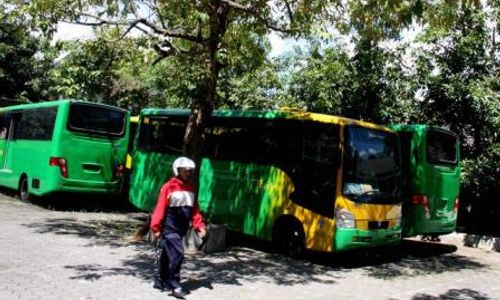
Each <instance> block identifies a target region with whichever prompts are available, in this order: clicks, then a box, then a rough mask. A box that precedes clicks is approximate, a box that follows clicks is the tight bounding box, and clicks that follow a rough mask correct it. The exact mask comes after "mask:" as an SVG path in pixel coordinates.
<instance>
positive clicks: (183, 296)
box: [171, 288, 186, 299]
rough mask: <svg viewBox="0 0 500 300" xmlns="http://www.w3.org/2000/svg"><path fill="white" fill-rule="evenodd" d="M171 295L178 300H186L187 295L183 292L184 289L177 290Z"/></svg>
mask: <svg viewBox="0 0 500 300" xmlns="http://www.w3.org/2000/svg"><path fill="white" fill-rule="evenodd" d="M171 295H172V296H174V297H175V298H177V299H186V293H185V292H184V291H183V290H182V288H176V289H175V290H173V291H172V294H171Z"/></svg>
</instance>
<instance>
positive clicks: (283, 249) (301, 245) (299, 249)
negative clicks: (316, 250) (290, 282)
mask: <svg viewBox="0 0 500 300" xmlns="http://www.w3.org/2000/svg"><path fill="white" fill-rule="evenodd" d="M277 225H278V226H276V227H275V230H274V232H273V242H274V244H275V247H276V248H277V250H278V251H279V252H280V253H282V254H284V255H286V256H290V257H294V258H298V257H300V256H301V255H302V254H304V251H305V237H304V230H303V229H302V226H300V223H299V224H296V222H293V223H290V222H286V223H285V222H281V224H277Z"/></svg>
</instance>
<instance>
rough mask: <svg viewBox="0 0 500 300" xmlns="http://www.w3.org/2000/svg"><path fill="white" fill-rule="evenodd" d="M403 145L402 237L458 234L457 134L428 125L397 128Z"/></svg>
mask: <svg viewBox="0 0 500 300" xmlns="http://www.w3.org/2000/svg"><path fill="white" fill-rule="evenodd" d="M392 128H393V129H394V130H395V131H397V132H398V134H399V136H400V141H401V157H402V172H403V178H404V182H403V195H404V196H403V197H404V199H405V200H404V204H403V236H406V237H410V236H416V235H424V236H431V237H433V239H437V236H439V235H441V234H447V233H450V232H453V231H455V227H456V221H457V213H458V202H459V191H460V165H459V160H460V154H459V141H458V137H457V135H456V134H454V133H453V132H451V131H449V130H446V129H444V128H438V127H434V126H428V125H394V126H392Z"/></svg>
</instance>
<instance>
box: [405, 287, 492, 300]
mask: <svg viewBox="0 0 500 300" xmlns="http://www.w3.org/2000/svg"><path fill="white" fill-rule="evenodd" d="M455 299H463V300H488V299H491V298H490V297H488V296H487V295H485V294H483V293H481V292H478V291H475V290H470V289H461V290H458V289H452V290H448V291H447V292H446V293H444V294H441V295H439V296H432V295H428V294H417V295H415V296H413V298H412V300H455Z"/></svg>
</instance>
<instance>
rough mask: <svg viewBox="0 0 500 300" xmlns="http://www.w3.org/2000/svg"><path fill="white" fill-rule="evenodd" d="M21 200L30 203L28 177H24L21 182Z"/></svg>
mask: <svg viewBox="0 0 500 300" xmlns="http://www.w3.org/2000/svg"><path fill="white" fill-rule="evenodd" d="M19 199H21V200H22V201H26V202H28V201H30V193H29V191H28V177H27V176H26V175H23V176H22V177H21V180H19Z"/></svg>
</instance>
